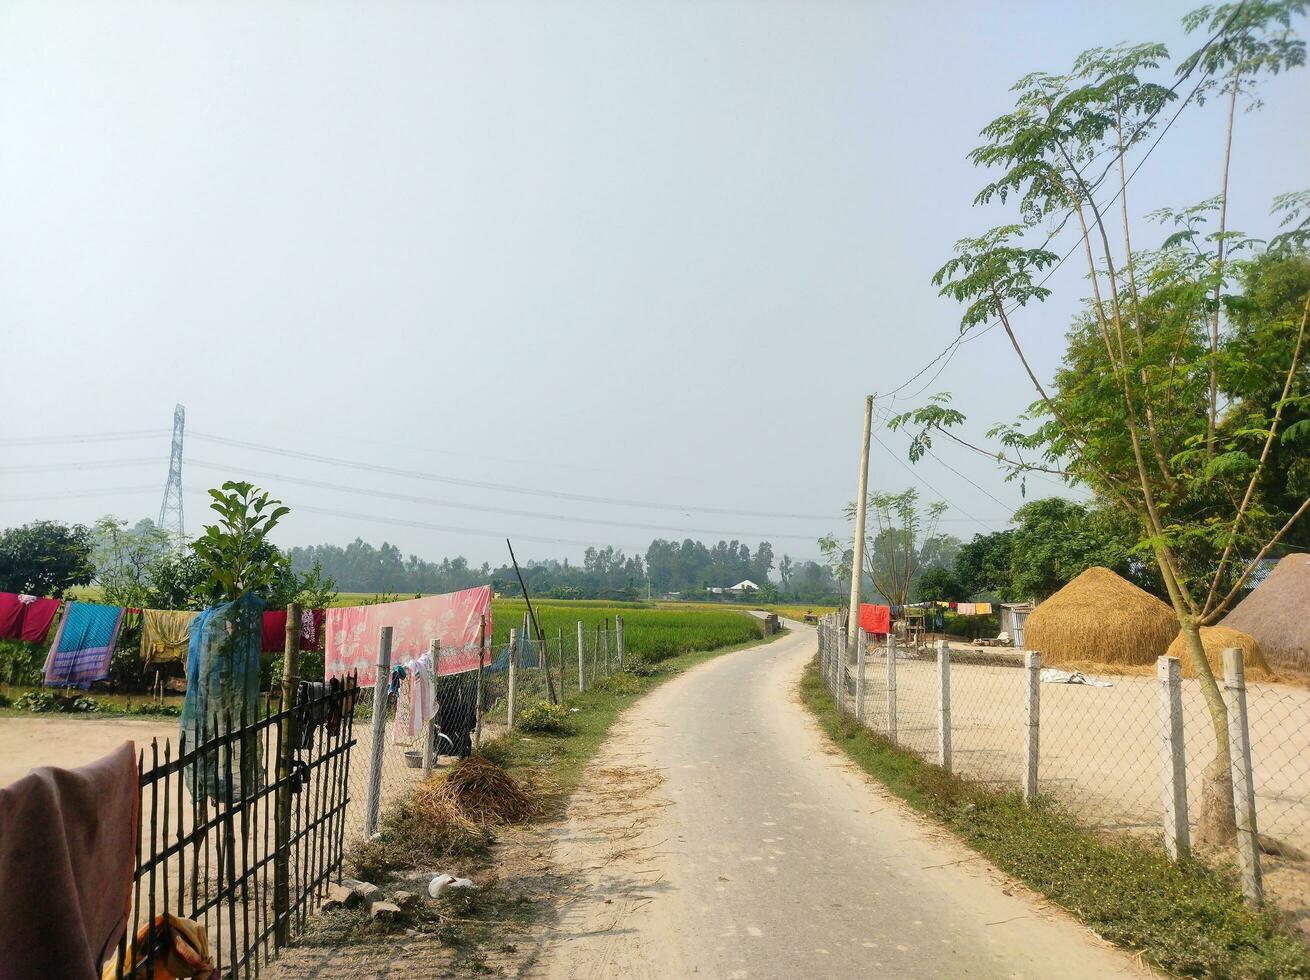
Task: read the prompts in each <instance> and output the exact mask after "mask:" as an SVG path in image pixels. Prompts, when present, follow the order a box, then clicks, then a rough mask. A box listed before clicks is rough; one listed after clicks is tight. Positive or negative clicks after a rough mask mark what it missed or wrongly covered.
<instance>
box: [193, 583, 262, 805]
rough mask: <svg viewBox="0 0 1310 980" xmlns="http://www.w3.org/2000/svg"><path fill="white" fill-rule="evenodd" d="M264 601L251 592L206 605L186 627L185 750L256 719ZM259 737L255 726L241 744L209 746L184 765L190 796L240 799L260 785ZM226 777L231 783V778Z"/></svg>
mask: <svg viewBox="0 0 1310 980" xmlns="http://www.w3.org/2000/svg"><path fill="white" fill-rule="evenodd" d="M263 629H264V600H263V599H261V598H259V597H258V596H256V595H253V594H251V593H246V594H245V595H243V596H242V597H241V598H240V599H237V600H235V601H233V602H226V603H223V604H222V605H218V606H210V607H209V608H208V609H206V610H205V611H204V612H202V613H201V614H200V615H198V616H197V617H196V618H195V619H193V620H191V625H190V628H189V631H190V636H191V641H190V644H189V645H188V647H187V665H186V675H187V686H186V699H185V700H184V701H183V702H182V726H181V727H182V735H183V737H184V738H185V740H186V745H187V748H188V749H190V748H193V747H196V746H201V747H203V746H204V745H206V744H207V743H211V742H212V741H213V740H214V738H215V736H216V735H223V734H225V733H227V732H230V731H236V730H237V729H238V728H241V727H242V726H243V725H246V726H253V725H254V723H255V722H256V721H258V720H259V646H260V640H261V638H262V636H263ZM263 774H264V766H263V762H262V753H261V751H260V744H259V737H258V736H257V735H255V734H254V732H253V728H252V730H251V732H250V734H248V735H243V736H242V738H241V739H239V740H231V739H229V740H226V741H223V742H222V744H218V745H213V746H212V747H211V748H210V749H208V750H207V751H204V752H202V753H201V755H200V757H199V758H198V759H197V760H196V761H194V762H193V763H192V764H191V765H189V766H188V767H187V773H186V775H187V785H188V786H189V787H190V788H191V792H192V795H193V796H196V797H198V796H200V795H202V794H203V795H205V796H209V797H212V798H213V799H216V800H240V799H241V798H242V797H243V796H244V795H249V794H250V793H253V792H256V791H257V790H258V789H259V788H260V786H261V785H262V783H263ZM229 775H230V777H231V778H230V779H229Z"/></svg>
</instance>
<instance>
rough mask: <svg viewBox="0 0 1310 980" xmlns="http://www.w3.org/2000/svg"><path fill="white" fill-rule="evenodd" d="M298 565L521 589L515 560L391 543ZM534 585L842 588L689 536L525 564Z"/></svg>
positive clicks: (451, 586) (322, 549)
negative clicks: (634, 550)
mask: <svg viewBox="0 0 1310 980" xmlns="http://www.w3.org/2000/svg"><path fill="white" fill-rule="evenodd" d="M290 555H291V563H292V567H293V568H294V569H297V570H305V571H308V570H310V569H312V568H313V567H314V564H315V563H316V562H317V563H318V564H319V566H321V568H322V572H323V574H324V575H325V576H326V577H328V578H330V579H332V580H333V581H335V582H336V585H337V588H338V589H341V590H342V591H345V592H392V593H396V594H405V593H419V592H422V593H429V592H451V591H454V590H457V589H464V588H469V587H470V586H473V585H479V584H485V583H486V582H491V583H492V585H493V586H494V587H495V589H496V591H497V592H499V593H501V594H503V595H514V594H517V593H518V592H519V585H518V579H517V578H516V577H515V575H514V568H513V566H512V565H509V564H502V565H498V566H495V567H493V566H492V565H491V564H490V563H485V562H484V563H483V564H482V565H471V564H470V563H469V562H468V560H467V559H465V558H463V557H456V558H443V559H442V560H441V561H427V560H425V559H422V558H419V557H418V556H417V555H408V556H406V555H404V554H403V553H402V552H401V550H400V549H399V548H398V547H396V546H395V545H393V544H389V543H387V542H383V544H382V546H381V547H380V548H379V547H374V546H373V545H371V544H369V543H368V542H366V541H364V540H363V539H362V538H356V539H355V540H354V541H352V542H351V543H350V544H348V545H346V546H345V547H344V548H343V547H341V546H340V545H334V544H322V545H313V546H310V547H304V548H292V549H291V551H290ZM521 567H522V570H523V575H524V578H525V579H526V580H527V583H528V590H529V591H530V592H532V593H534V594H538V595H544V596H552V597H555V598H578V599H583V598H634V599H635V598H644V597H645V596H646V595H647V592H648V591H649V593H650V594H651V595H653V596H662V595H667V594H670V593H677V594H678V595H679V596H681V597H684V598H696V597H699V596H703V595H707V594H709V591H708V590H709V589H711V588H726V587H728V586H732V585H735V584H737V583H738V582H740V581H742V580H744V579H749V580H750V581H752V582H754V583H755V584H757V585H758V586H759V587H760V592H759V594H758V595H756V597H755V598H757V599H762V600H771V599H774V598H790V599H797V600H801V601H816V602H817V601H819V600H826V599H829V598H831V597H832V596H833V595H835V594H836V592H837V583H836V581H835V580H834V578H833V575H832V572H831V570H830V569H829V568H828V567H827V566H826V565H821V564H819V563H817V562H813V561H804V562H795V561H793V560H792V559H791V558H790V557H789V556H787V555H783V557H782V558H781V560H779V561H778V562H777V572H778V579H780V581H779V580H778V579H775V578H774V577H773V576H772V574H771V573H772V572H773V571H774V569H775V562H774V556H773V546H772V545H770V544H769V542H767V541H763V542H761V543H760V545H759V547H757V548H756V549H755V550H754V552H752V551H751V549H750V547H749V546H747V545H746V544H743V543H742V542H739V541H720V542H718V544H715V545H713V546H712V547H706V546H705V545H704V544H703V543H702V542H700V541H693V540H691V539H690V538H688V539H686V540H685V541H682V542H681V543H679V542H676V541H664V540H662V539H657V540H655V541H652V542H651V544H650V547H649V548H647V549H646V554H645V555H626V554H624V552H623V551H622V550H621V549H616V548H614V547H606V548H588V549H587V550H586V552H585V553H584V555H583V559H582V564H580V565H579V564H575V563H572V562H570V561H569V560H568V559H563V560H556V559H547V560H545V561H525V562H522V563H521Z"/></svg>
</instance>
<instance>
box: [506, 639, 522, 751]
mask: <svg viewBox="0 0 1310 980" xmlns="http://www.w3.org/2000/svg"><path fill="white" fill-rule="evenodd" d="M518 659H519V631H518V630H516V629H511V630H510V631H509V696H508V698H507V700H506V705H507V714H508V717H509V727H510V728H513V727H514V674H515V670H514V661H516V660H518Z"/></svg>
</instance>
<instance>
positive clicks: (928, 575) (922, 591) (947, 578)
mask: <svg viewBox="0 0 1310 980" xmlns="http://www.w3.org/2000/svg"><path fill="white" fill-rule="evenodd" d="M968 596H969V593H967V592H965V590H964V586H963V585H961V584H960V580H959V579H958V578H956V576H955V572H953V571H952V570H951V569H949V568H946V567H944V566H942V565H934V566H933V567H932V568H929V569H925V570H924V572H923V574H922V575H920V576H919V579H918V581H917V582H915V583H914V601H915V602H934V601H935V602H961V601H963V600H964V599H966V598H968Z"/></svg>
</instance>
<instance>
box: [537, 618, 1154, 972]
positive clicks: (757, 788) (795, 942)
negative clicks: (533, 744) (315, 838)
mask: <svg viewBox="0 0 1310 980" xmlns="http://www.w3.org/2000/svg"><path fill="white" fill-rule="evenodd" d="M814 650H815V640H814V633H813V631H812V630H810V629H808V628H806V627H801V626H794V627H793V635H791V636H788V637H785V638H784V639H782V640H780V641H778V642H775V643H772V644H770V645H768V646H764V647H760V648H756V649H753V650H746V651H742V652H740V653H734V654H729V655H726V656H724V657H722V658H719V659H717V660H713V661H710V662H709V663H707V664H705V665H704V666H702V667H700V668H698V669H696V670H693V671H691V672H689V673H687V674H685V675H683V676H682V677H680V678H677V679H675V680H673V681H671V682H669V683H668V684H666V685H665V686H663V687H661V688H660V689H658V690H657V691H655V692H654V693H653V694H652V695H651V696H649V697H648V698H646V699H644V700H643V701H642V702H640V703H639V704H638V705H636V707H635V708H634V709H633V710H632V711H631V712H629V713H628V714H627V715H626V716H625V717H624V719H623V720H622V721H621V722H620V724H619V725H618V726H617V727H616V730H615V732H614V733H613V735H612V736H611V738H610V739H609V740H608V742H607V744H606V746H605V748H604V749H603V750H602V753H601V755H600V756H599V757H598V758H597V760H596V762H595V763H594V764H593V766H592V767H591V769H590V771H589V774H588V777H587V779H586V781H585V785H584V788H583V792H582V793H580V794H579V796H578V797H577V798H576V801H575V806H574V808H573V816H572V818H571V819H570V821H569V823H568V825H567V826H566V827H562V828H560V830H559V832H558V836H557V840H556V845H555V851H556V858H557V860H558V861H559V862H560V863H561V864H562V865H563V866H564V868H565V869H566V872H567V873H569V876H570V878H571V879H572V883H573V886H574V887H573V888H571V889H570V891H571V892H572V893H573V895H574V896H575V897H574V898H572V900H571V901H569V902H568V904H566V905H565V907H564V908H563V909H562V912H561V916H562V918H561V921H560V922H559V924H558V927H557V928H556V929H555V930H554V931H553V933H552V934H551V936H549V937H548V938H547V940H546V941H545V944H544V946H543V948H542V949H541V955H540V958H539V960H538V963H537V967H536V969H535V970H533V971H532V975H534V976H535V975H540V976H543V977H549V978H568V980H575V978H583V977H650V978H657V977H659V978H664V977H683V976H692V975H696V976H698V977H724V978H754V977H793V976H821V977H860V976H891V975H895V976H900V977H930V976H931V977H1105V976H1136V975H1139V971H1138V970H1137V969H1136V968H1135V967H1134V966H1133V964H1132V963H1131V962H1130V961H1129V959H1128V958H1127V957H1125V956H1123V955H1122V954H1120V953H1119V952H1117V951H1115V950H1113V949H1111V948H1109V947H1107V946H1106V945H1104V944H1102V943H1100V942H1099V941H1098V940H1097V939H1096V938H1095V937H1094V936H1092V935H1091V934H1090V933H1089V932H1088V931H1087V930H1086V929H1084V928H1082V927H1081V926H1079V925H1078V924H1076V923H1075V922H1073V921H1072V920H1070V919H1069V918H1067V917H1065V916H1063V915H1062V914H1060V913H1058V912H1056V911H1054V910H1050V909H1043V908H1041V907H1040V904H1039V902H1038V900H1037V899H1036V897H1035V896H1032V895H1030V894H1028V893H1026V892H1025V891H1024V890H1023V889H1022V888H1021V887H1019V886H1017V885H1016V884H1014V883H1013V882H1011V881H1009V880H1008V879H1006V878H1005V877H1004V876H1002V875H1000V874H999V873H997V872H996V871H994V870H992V869H990V868H989V867H988V866H987V865H986V864H985V862H983V861H982V860H981V859H979V858H977V857H976V856H975V855H974V854H973V852H971V851H969V850H967V849H965V848H964V847H962V846H961V845H959V844H958V843H956V842H955V841H954V839H953V838H950V837H949V836H948V835H947V834H945V833H944V832H943V831H941V830H939V829H937V828H935V827H933V826H932V825H931V824H929V823H927V822H925V821H924V820H922V819H920V818H918V817H917V816H915V815H913V814H912V813H910V812H909V811H908V810H907V809H906V808H905V807H904V806H903V805H901V804H900V803H899V802H898V801H896V800H895V799H893V798H892V797H891V796H889V795H888V794H887V793H885V792H884V791H882V790H881V789H880V788H879V787H878V786H877V785H875V784H874V783H873V782H872V781H871V780H869V779H868V778H867V777H866V776H865V775H864V774H863V773H861V772H859V771H858V770H856V769H855V768H854V767H853V766H851V765H850V764H849V763H848V762H847V761H846V760H845V757H844V756H840V755H838V754H836V753H835V751H833V750H832V749H831V748H830V747H829V746H828V744H827V743H826V742H825V741H824V738H823V736H822V734H821V733H820V732H819V730H818V728H817V726H816V725H815V724H814V723H813V721H812V720H811V718H810V716H809V714H808V712H807V711H806V710H805V708H804V707H803V706H802V705H801V704H800V703H799V702H798V700H797V693H796V687H797V680H798V678H799V676H800V673H801V670H802V668H803V666H804V664H805V663H806V661H808V660H809V659H810V657H812V656H813V654H814Z"/></svg>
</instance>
